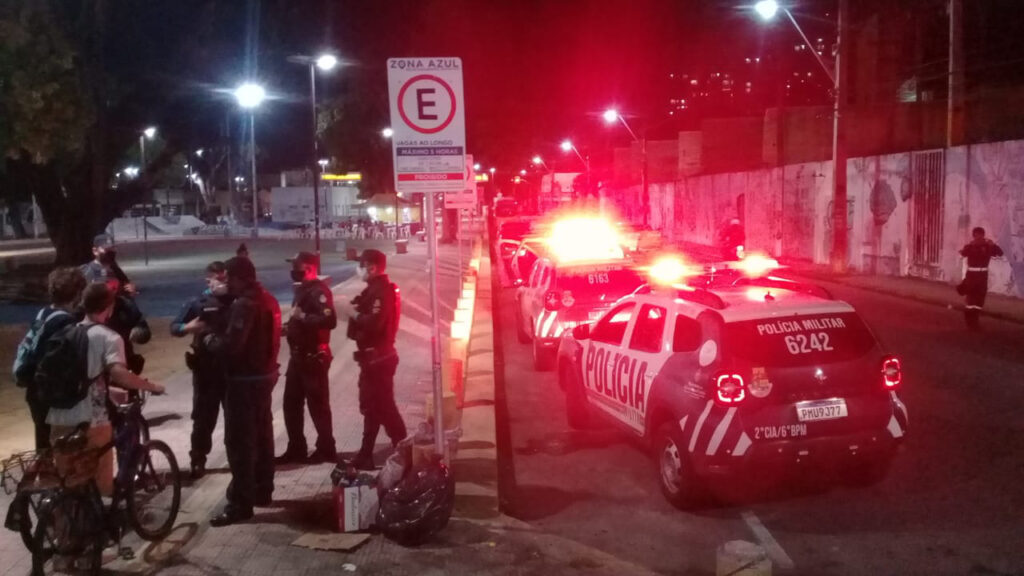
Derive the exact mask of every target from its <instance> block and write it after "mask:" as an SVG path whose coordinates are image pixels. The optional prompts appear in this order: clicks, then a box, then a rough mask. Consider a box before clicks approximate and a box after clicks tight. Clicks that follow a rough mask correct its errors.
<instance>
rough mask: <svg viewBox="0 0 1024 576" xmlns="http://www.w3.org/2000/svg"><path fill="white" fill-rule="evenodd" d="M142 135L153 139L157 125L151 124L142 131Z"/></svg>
mask: <svg viewBox="0 0 1024 576" xmlns="http://www.w3.org/2000/svg"><path fill="white" fill-rule="evenodd" d="M142 135H143V136H145V137H146V138H149V139H150V140H152V139H153V137H154V136H156V127H154V126H150V127H149V128H146V129H145V130H143V131H142Z"/></svg>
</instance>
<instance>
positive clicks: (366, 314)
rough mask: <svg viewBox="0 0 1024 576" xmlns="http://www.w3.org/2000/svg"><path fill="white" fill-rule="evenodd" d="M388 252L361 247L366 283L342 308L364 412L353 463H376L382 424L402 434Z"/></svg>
mask: <svg viewBox="0 0 1024 576" xmlns="http://www.w3.org/2000/svg"><path fill="white" fill-rule="evenodd" d="M386 270H387V257H386V256H385V255H384V253H383V252H381V251H379V250H364V251H363V254H362V257H361V258H360V261H359V275H360V277H361V278H362V279H363V280H364V281H366V289H365V290H363V291H362V292H361V293H360V294H359V295H358V296H356V297H355V298H354V299H353V300H352V303H351V305H349V304H348V303H345V304H344V305H343V306H342V310H343V312H344V314H345V315H346V316H348V317H349V322H348V337H349V338H351V339H352V340H355V342H356V348H357V351H356V352H355V360H356V362H358V363H359V412H360V413H362V415H363V442H362V446H361V447H360V449H359V454H358V455H357V456H356V458H355V460H354V461H353V465H354V466H355V467H356V468H359V469H363V470H371V469H373V468H374V461H373V450H374V446H375V445H376V443H377V434H378V433H379V432H380V428H381V426H383V427H384V431H385V432H386V433H387V435H388V437H389V438H390V439H391V444H392V445H395V444H397V443H398V442H400V441H401V440H403V439H404V438H405V435H406V429H405V423H404V422H403V421H402V415H401V414H400V413H399V412H398V407H397V406H396V405H395V370H396V369H397V368H398V351H397V350H396V349H395V336H396V335H397V334H398V320H399V316H400V315H401V298H400V296H399V291H398V286H396V285H395V284H393V283H392V282H391V280H390V279H389V278H388V275H387V274H386Z"/></svg>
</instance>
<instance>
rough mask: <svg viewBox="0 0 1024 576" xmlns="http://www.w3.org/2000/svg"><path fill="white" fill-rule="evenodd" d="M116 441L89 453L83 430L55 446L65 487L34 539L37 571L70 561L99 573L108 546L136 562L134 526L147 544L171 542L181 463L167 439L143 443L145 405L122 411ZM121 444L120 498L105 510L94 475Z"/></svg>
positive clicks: (43, 507) (53, 497)
mask: <svg viewBox="0 0 1024 576" xmlns="http://www.w3.org/2000/svg"><path fill="white" fill-rule="evenodd" d="M115 418H119V420H120V421H119V422H117V424H116V430H115V434H114V439H113V440H112V441H110V442H108V443H106V444H105V445H103V446H101V447H98V448H86V447H85V446H86V443H87V437H86V434H85V428H84V427H80V428H79V429H77V430H75V431H74V432H72V433H71V434H68V435H66V436H64V437H62V438H60V439H58V440H57V441H56V442H54V446H53V456H54V458H53V461H54V465H53V467H52V469H53V470H54V471H55V473H56V479H57V486H56V487H55V488H53V489H51V490H49V491H47V492H45V494H44V496H43V498H42V500H41V502H40V503H39V505H38V508H37V511H36V513H37V524H36V527H35V530H34V534H33V544H32V547H31V550H32V573H33V575H42V574H46V573H48V572H53V571H63V570H64V568H65V566H67V565H68V562H69V560H70V561H71V562H72V563H74V564H75V569H76V570H79V571H85V572H89V573H93V574H98V573H99V570H100V566H101V561H102V553H103V550H104V549H105V548H106V547H107V543H108V542H112V543H114V544H116V545H117V549H118V554H119V555H120V556H121V557H122V558H125V559H131V558H132V557H133V553H132V551H131V549H129V548H126V547H122V546H121V538H122V536H123V535H124V533H125V531H126V529H127V528H129V527H130V528H131V529H132V530H133V531H134V532H135V533H136V534H138V535H139V536H140V537H141V538H143V539H144V540H149V541H156V540H161V539H163V538H165V537H166V536H167V535H168V534H170V532H171V529H172V528H173V527H174V521H175V520H176V519H177V516H178V509H179V507H180V505H181V479H180V477H179V474H178V462H177V460H176V459H175V457H174V453H173V452H171V449H170V448H169V447H168V446H167V444H165V443H163V442H161V441H159V440H150V441H148V442H145V443H140V442H139V441H138V439H139V430H138V426H139V422H140V421H143V420H142V415H141V402H140V401H139V400H137V399H136V400H133V401H131V402H130V403H129V404H127V405H125V406H122V407H119V408H118V411H117V414H116V415H115ZM115 446H116V447H117V448H118V450H117V453H118V471H117V475H116V476H115V478H114V493H113V498H112V500H111V502H110V504H109V506H105V505H104V503H103V499H102V496H101V494H100V490H99V486H98V485H97V484H96V481H95V479H94V477H93V476H94V474H95V472H96V469H97V467H98V466H99V463H100V460H101V457H102V456H103V455H104V454H105V453H106V452H107V451H108V450H110V449H112V448H114V447H115Z"/></svg>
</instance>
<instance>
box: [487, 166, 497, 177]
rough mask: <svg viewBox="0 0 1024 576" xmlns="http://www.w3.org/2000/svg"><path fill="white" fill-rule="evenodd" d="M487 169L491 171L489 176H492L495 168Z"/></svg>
mask: <svg viewBox="0 0 1024 576" xmlns="http://www.w3.org/2000/svg"><path fill="white" fill-rule="evenodd" d="M487 171H488V172H490V173H491V176H494V172H495V169H494V168H493V167H492V168H488V169H487Z"/></svg>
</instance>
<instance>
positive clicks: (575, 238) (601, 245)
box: [547, 216, 625, 262]
mask: <svg viewBox="0 0 1024 576" xmlns="http://www.w3.org/2000/svg"><path fill="white" fill-rule="evenodd" d="M547 245H548V247H549V248H550V249H551V251H552V253H553V254H554V256H555V257H556V258H557V259H558V260H559V261H560V262H574V261H575V262H581V261H586V260H621V259H622V258H624V257H625V254H624V253H623V251H622V245H621V242H620V240H619V234H618V232H617V231H616V230H615V227H614V226H612V225H611V224H609V223H608V221H607V220H605V219H603V218H600V217H587V216H578V217H571V218H565V219H563V220H559V221H558V222H555V224H554V225H553V226H552V228H551V232H550V233H549V234H548V237H547Z"/></svg>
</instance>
